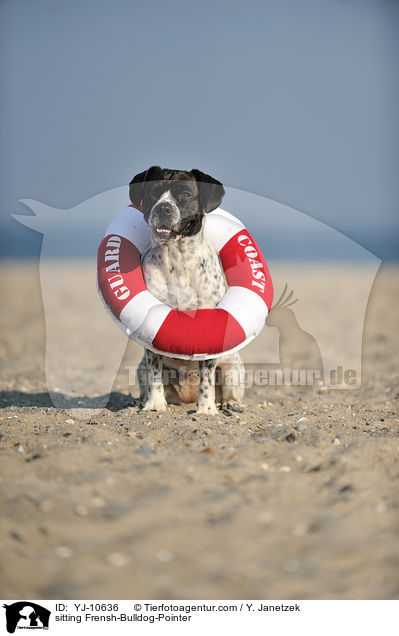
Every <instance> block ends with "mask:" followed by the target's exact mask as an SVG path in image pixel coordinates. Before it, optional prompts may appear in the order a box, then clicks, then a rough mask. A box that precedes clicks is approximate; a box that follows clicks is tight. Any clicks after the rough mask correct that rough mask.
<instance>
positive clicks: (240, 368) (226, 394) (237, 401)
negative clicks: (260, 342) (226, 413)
mask: <svg viewBox="0 0 399 636" xmlns="http://www.w3.org/2000/svg"><path fill="white" fill-rule="evenodd" d="M218 366H219V367H220V368H221V370H222V373H223V384H222V399H223V406H225V407H227V408H228V409H231V410H232V411H241V410H242V409H241V402H242V400H243V398H244V391H245V367H244V363H243V361H242V360H241V356H240V354H239V353H233V354H232V355H231V356H228V357H226V358H223V359H222V360H220V361H219V362H218Z"/></svg>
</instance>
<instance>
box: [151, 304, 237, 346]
mask: <svg viewBox="0 0 399 636" xmlns="http://www.w3.org/2000/svg"><path fill="white" fill-rule="evenodd" d="M245 338H246V335H245V332H244V330H243V328H242V327H241V325H240V324H239V322H237V320H236V319H235V318H233V316H232V315H231V314H229V313H228V312H227V311H225V310H224V309H197V310H193V311H176V310H173V311H171V312H170V313H169V315H168V316H167V317H166V319H165V320H164V322H163V323H162V326H161V328H160V329H159V330H158V333H157V335H156V336H155V338H154V340H153V342H152V344H153V346H154V347H155V348H156V349H158V350H160V351H166V352H169V353H178V354H181V353H182V354H188V355H195V354H199V353H209V354H211V355H212V354H215V353H221V352H223V351H228V350H229V349H233V348H234V347H236V346H237V345H239V344H241V342H243V341H244V340H245Z"/></svg>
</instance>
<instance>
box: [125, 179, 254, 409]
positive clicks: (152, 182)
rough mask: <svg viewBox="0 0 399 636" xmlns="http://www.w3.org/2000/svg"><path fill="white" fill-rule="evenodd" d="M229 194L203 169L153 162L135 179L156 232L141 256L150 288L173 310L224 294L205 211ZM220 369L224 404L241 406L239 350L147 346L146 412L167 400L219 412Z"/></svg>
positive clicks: (135, 199) (210, 303)
mask: <svg viewBox="0 0 399 636" xmlns="http://www.w3.org/2000/svg"><path fill="white" fill-rule="evenodd" d="M224 194H225V192H224V188H223V185H222V184H221V183H220V182H219V181H217V180H216V179H213V177H210V176H209V175H206V174H204V173H202V172H200V171H199V170H191V171H190V172H186V171H183V170H167V169H161V168H160V167H159V166H153V167H152V168H149V170H147V171H146V172H142V173H140V174H138V175H136V176H135V177H134V178H133V179H132V181H131V182H130V199H131V201H132V203H133V205H134V206H135V207H136V208H139V209H141V211H142V212H143V214H144V218H145V220H146V221H147V223H148V225H149V228H150V232H151V244H150V246H149V247H148V248H147V250H146V251H145V252H144V253H143V255H142V268H143V273H144V278H145V282H146V285H147V288H148V290H149V291H150V292H151V293H152V294H153V295H154V296H155V297H156V298H158V299H159V300H161V301H162V302H163V303H165V304H166V305H169V306H170V307H172V308H173V309H178V310H193V309H213V308H215V307H216V305H217V304H218V302H219V301H220V300H221V298H222V297H223V296H224V294H225V292H226V289H227V283H226V279H225V276H224V272H223V269H222V267H221V265H220V262H219V258H218V255H217V253H216V251H215V249H214V248H213V246H212V245H211V244H210V243H209V241H208V240H207V239H206V238H205V235H204V221H205V214H206V213H207V212H211V211H212V210H215V209H216V208H217V207H218V206H219V205H220V203H221V201H222V198H223V196H224ZM216 367H218V369H220V373H221V387H220V388H221V400H220V401H221V402H223V404H224V406H226V407H228V408H232V409H234V410H240V403H241V401H242V398H243V396H244V366H243V363H242V360H241V357H240V355H239V354H238V353H234V354H231V355H229V356H225V357H223V358H221V359H207V360H203V361H200V362H196V361H190V360H188V361H186V360H181V359H177V358H170V357H166V356H162V355H158V354H155V353H153V352H151V351H150V350H148V349H146V350H145V354H144V357H143V359H142V361H141V363H140V365H139V370H138V381H139V385H140V400H141V403H142V405H143V410H145V411H164V410H166V404H167V401H169V402H171V403H181V402H194V401H197V413H205V414H207V415H210V414H218V411H217V409H216V401H215V371H216ZM165 372H168V373H165ZM166 376H169V378H170V380H169V381H168V382H166V381H165V377H166Z"/></svg>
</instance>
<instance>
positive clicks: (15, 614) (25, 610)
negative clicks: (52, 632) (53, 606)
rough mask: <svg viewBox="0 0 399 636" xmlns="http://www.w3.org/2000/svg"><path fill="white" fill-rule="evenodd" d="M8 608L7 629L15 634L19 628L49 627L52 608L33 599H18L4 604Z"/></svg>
mask: <svg viewBox="0 0 399 636" xmlns="http://www.w3.org/2000/svg"><path fill="white" fill-rule="evenodd" d="M3 607H4V608H5V610H6V623H7V631H8V633H9V634H14V632H15V630H16V629H17V628H18V629H48V623H49V620H50V614H51V612H50V610H48V609H46V608H45V607H42V606H41V605H38V604H37V603H33V602H32V601H18V602H17V603H12V604H11V605H6V604H4V605H3Z"/></svg>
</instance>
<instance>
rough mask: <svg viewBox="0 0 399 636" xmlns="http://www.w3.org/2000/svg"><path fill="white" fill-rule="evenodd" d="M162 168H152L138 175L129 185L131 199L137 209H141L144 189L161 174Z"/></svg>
mask: <svg viewBox="0 0 399 636" xmlns="http://www.w3.org/2000/svg"><path fill="white" fill-rule="evenodd" d="M160 171H161V168H160V167H159V166H151V168H148V170H144V172H140V173H139V174H136V176H135V177H133V179H132V180H131V182H130V183H129V197H130V200H131V202H132V203H133V205H134V206H135V207H136V208H139V207H140V203H141V201H142V199H143V196H144V187H145V184H146V182H147V181H154V180H155V179H156V175H157V174H158V175H159V173H160Z"/></svg>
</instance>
